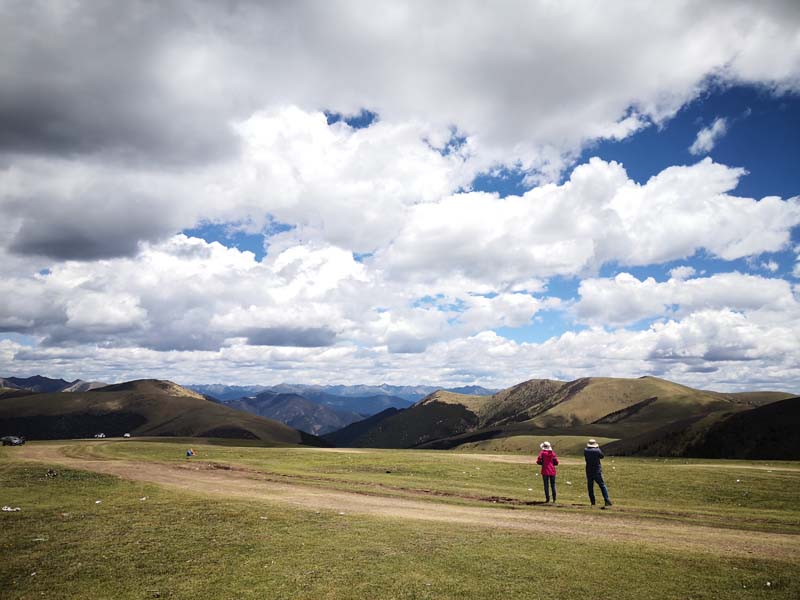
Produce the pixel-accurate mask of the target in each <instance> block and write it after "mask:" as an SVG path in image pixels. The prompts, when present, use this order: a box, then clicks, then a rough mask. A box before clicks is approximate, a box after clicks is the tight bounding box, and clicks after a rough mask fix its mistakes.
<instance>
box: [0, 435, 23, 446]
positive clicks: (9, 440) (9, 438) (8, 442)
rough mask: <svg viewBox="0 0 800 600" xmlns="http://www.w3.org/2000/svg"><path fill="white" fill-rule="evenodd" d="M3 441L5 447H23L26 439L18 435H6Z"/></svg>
mask: <svg viewBox="0 0 800 600" xmlns="http://www.w3.org/2000/svg"><path fill="white" fill-rule="evenodd" d="M1 439H2V440H3V446H22V444H24V443H25V438H24V437H21V436H17V435H6V436H3V438H1Z"/></svg>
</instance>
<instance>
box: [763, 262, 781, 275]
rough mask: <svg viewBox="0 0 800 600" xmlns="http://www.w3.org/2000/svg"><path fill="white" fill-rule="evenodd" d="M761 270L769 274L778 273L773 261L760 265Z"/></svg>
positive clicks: (776, 265)
mask: <svg viewBox="0 0 800 600" xmlns="http://www.w3.org/2000/svg"><path fill="white" fill-rule="evenodd" d="M761 268H762V269H764V270H765V271H769V272H770V273H775V272H777V271H778V268H779V266H778V263H776V262H775V261H774V260H768V261H765V262H762V263H761Z"/></svg>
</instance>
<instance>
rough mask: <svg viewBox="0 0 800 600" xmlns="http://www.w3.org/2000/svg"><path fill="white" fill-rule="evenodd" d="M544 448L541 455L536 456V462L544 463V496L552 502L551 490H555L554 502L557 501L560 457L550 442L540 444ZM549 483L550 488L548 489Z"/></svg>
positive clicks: (546, 500)
mask: <svg viewBox="0 0 800 600" xmlns="http://www.w3.org/2000/svg"><path fill="white" fill-rule="evenodd" d="M539 448H541V449H542V451H541V452H539V456H538V457H537V458H536V464H537V465H542V480H543V481H544V498H545V500H544V501H545V502H550V490H552V491H553V504H555V502H556V465H557V464H558V457H557V456H556V453H555V452H553V447H552V446H551V445H550V442H542V443H541V444H539ZM548 483H549V484H550V489H549V490H548V489H547V485H548Z"/></svg>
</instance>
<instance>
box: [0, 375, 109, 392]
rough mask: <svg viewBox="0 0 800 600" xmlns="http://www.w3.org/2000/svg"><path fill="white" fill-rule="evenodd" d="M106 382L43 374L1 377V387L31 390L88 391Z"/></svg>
mask: <svg viewBox="0 0 800 600" xmlns="http://www.w3.org/2000/svg"><path fill="white" fill-rule="evenodd" d="M105 385H108V384H106V383H103V382H102V381H83V380H82V379H76V380H75V381H65V380H64V379H50V378H49V377H42V376H41V375H34V376H33V377H5V378H0V387H4V388H10V389H15V390H29V391H31V392H41V393H52V392H88V391H89V390H94V389H97V388H101V387H103V386H105Z"/></svg>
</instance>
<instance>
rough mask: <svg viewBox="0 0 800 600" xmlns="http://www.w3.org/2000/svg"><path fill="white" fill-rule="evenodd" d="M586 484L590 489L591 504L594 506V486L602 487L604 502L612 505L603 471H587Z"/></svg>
mask: <svg viewBox="0 0 800 600" xmlns="http://www.w3.org/2000/svg"><path fill="white" fill-rule="evenodd" d="M586 483H587V486H588V488H589V502H591V503H592V505H594V484H595V483H597V485H599V486H600V492H601V493H602V494H603V500H605V503H606V504H611V500H610V499H609V497H608V488H607V487H606V482H605V481H603V472H602V471H586Z"/></svg>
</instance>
